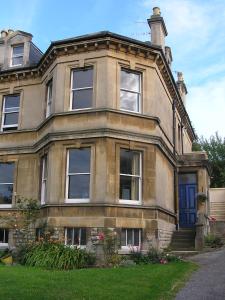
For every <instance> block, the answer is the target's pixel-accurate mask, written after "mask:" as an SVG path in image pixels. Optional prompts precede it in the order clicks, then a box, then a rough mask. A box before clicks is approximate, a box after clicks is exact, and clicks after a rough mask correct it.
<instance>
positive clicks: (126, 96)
mask: <svg viewBox="0 0 225 300" xmlns="http://www.w3.org/2000/svg"><path fill="white" fill-rule="evenodd" d="M138 99H139V95H138V94H136V93H130V92H125V91H120V108H121V109H125V110H129V111H134V112H138V111H139V104H138V102H139V101H138Z"/></svg>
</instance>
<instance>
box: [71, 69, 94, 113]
mask: <svg viewBox="0 0 225 300" xmlns="http://www.w3.org/2000/svg"><path fill="white" fill-rule="evenodd" d="M92 106H93V68H83V69H74V70H72V82H71V109H72V110H75V109H84V108H91V107H92Z"/></svg>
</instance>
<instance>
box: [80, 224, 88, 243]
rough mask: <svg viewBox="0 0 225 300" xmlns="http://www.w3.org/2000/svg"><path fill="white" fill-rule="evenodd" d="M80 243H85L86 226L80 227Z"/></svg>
mask: <svg viewBox="0 0 225 300" xmlns="http://www.w3.org/2000/svg"><path fill="white" fill-rule="evenodd" d="M80 244H81V245H86V244H87V239H86V228H81V237H80Z"/></svg>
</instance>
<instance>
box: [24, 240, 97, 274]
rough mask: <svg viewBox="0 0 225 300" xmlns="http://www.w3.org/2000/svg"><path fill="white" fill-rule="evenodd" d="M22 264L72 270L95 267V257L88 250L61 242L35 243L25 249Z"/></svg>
mask: <svg viewBox="0 0 225 300" xmlns="http://www.w3.org/2000/svg"><path fill="white" fill-rule="evenodd" d="M22 253H23V254H22V255H21V256H20V262H21V263H22V264H24V265H27V266H35V267H41V268H46V269H58V270H70V269H80V268H85V267H87V266H90V265H93V264H94V262H95V257H94V256H93V254H91V253H88V252H87V251H86V250H82V249H79V248H77V247H69V246H65V245H63V244H61V243H59V242H55V241H52V242H49V241H48V242H46V241H39V242H34V243H32V244H30V245H28V246H27V247H26V249H23V251H22Z"/></svg>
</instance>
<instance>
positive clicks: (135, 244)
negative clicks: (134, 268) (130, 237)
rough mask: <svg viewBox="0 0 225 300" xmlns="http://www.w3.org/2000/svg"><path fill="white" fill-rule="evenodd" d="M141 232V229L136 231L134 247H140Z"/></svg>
mask: <svg viewBox="0 0 225 300" xmlns="http://www.w3.org/2000/svg"><path fill="white" fill-rule="evenodd" d="M139 233H140V230H139V229H134V246H139V245H140V240H139V237H140V234H139Z"/></svg>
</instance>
